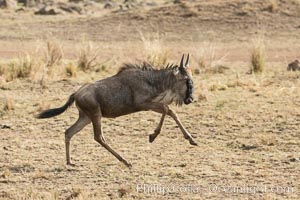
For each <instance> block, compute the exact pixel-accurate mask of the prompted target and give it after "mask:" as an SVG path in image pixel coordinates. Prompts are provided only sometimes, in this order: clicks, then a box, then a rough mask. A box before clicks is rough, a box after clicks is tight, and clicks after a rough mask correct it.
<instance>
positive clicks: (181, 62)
mask: <svg viewBox="0 0 300 200" xmlns="http://www.w3.org/2000/svg"><path fill="white" fill-rule="evenodd" d="M183 60H184V54H183V55H182V58H181V61H180V66H179V68H184V66H183Z"/></svg>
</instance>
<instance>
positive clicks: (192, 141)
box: [189, 139, 198, 146]
mask: <svg viewBox="0 0 300 200" xmlns="http://www.w3.org/2000/svg"><path fill="white" fill-rule="evenodd" d="M189 142H190V144H191V145H195V146H198V144H197V143H196V142H195V141H194V140H193V139H189Z"/></svg>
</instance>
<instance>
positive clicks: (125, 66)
mask: <svg viewBox="0 0 300 200" xmlns="http://www.w3.org/2000/svg"><path fill="white" fill-rule="evenodd" d="M177 68H178V65H175V64H169V63H168V64H167V65H166V66H165V67H164V68H161V69H159V68H156V67H154V66H153V65H152V64H150V63H148V62H145V61H144V62H141V63H125V64H123V66H122V67H120V68H119V71H118V73H117V74H120V73H121V72H123V71H126V70H130V69H135V70H142V71H159V70H174V69H177Z"/></svg>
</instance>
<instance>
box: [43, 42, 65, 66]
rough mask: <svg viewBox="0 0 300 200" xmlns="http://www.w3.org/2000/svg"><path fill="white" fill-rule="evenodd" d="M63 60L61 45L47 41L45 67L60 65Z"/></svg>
mask: <svg viewBox="0 0 300 200" xmlns="http://www.w3.org/2000/svg"><path fill="white" fill-rule="evenodd" d="M62 58H63V50H62V47H61V45H60V44H59V43H58V42H56V41H48V42H47V48H46V52H45V62H46V66H47V67H52V66H54V65H58V64H60V62H61V60H62Z"/></svg>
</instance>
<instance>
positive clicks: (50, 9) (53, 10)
mask: <svg viewBox="0 0 300 200" xmlns="http://www.w3.org/2000/svg"><path fill="white" fill-rule="evenodd" d="M34 14H36V15H58V14H62V12H61V10H59V9H58V8H57V7H55V6H47V5H45V6H44V7H42V8H41V9H39V10H38V11H36V12H34Z"/></svg>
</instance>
